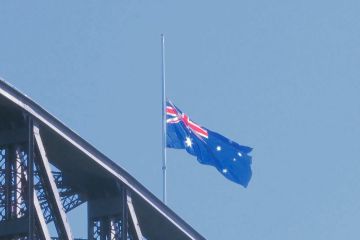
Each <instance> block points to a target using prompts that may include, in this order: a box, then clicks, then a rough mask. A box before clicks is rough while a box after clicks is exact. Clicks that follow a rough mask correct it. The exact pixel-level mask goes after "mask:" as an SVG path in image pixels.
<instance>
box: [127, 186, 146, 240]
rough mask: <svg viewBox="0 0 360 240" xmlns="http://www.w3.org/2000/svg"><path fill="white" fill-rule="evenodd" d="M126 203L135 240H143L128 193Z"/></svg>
mask: <svg viewBox="0 0 360 240" xmlns="http://www.w3.org/2000/svg"><path fill="white" fill-rule="evenodd" d="M126 201H127V206H128V209H129V213H130V217H131V220H132V223H133V225H134V228H135V233H136V239H137V240H143V235H142V233H141V229H140V225H139V221H138V219H137V217H136V212H135V208H134V205H133V203H132V198H131V194H130V193H129V191H126Z"/></svg>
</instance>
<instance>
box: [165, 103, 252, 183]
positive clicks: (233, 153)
mask: <svg viewBox="0 0 360 240" xmlns="http://www.w3.org/2000/svg"><path fill="white" fill-rule="evenodd" d="M166 126H167V139H166V145H167V147H168V148H176V149H185V150H186V151H187V152H188V153H190V154H191V155H194V156H196V157H197V160H198V161H199V162H200V163H201V164H206V165H211V166H214V167H216V169H217V170H218V171H219V172H220V173H221V174H222V175H223V176H225V177H226V178H227V179H229V180H231V181H233V182H235V183H238V184H240V185H242V186H244V187H247V185H248V183H249V181H250V179H251V174H252V172H251V156H249V155H248V154H249V153H250V152H251V150H252V148H250V147H246V146H241V145H239V144H237V143H236V142H233V141H231V140H230V139H228V138H226V137H224V136H222V135H220V134H218V133H216V132H212V131H210V130H209V129H206V128H204V127H202V126H200V125H198V124H196V123H195V122H193V121H191V120H190V118H189V116H188V115H186V114H185V113H183V112H181V111H180V110H179V109H178V108H177V107H176V106H175V105H174V104H172V103H171V102H170V101H167V102H166Z"/></svg>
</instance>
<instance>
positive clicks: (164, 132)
mask: <svg viewBox="0 0 360 240" xmlns="http://www.w3.org/2000/svg"><path fill="white" fill-rule="evenodd" d="M161 55H162V61H161V63H162V68H161V70H162V160H163V165H162V171H163V202H164V203H165V204H166V94H165V36H164V34H161Z"/></svg>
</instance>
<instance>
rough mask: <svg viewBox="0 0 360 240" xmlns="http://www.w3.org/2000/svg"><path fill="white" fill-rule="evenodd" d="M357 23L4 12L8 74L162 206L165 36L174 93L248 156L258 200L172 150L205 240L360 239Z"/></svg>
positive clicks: (177, 182)
mask: <svg viewBox="0 0 360 240" xmlns="http://www.w3.org/2000/svg"><path fill="white" fill-rule="evenodd" d="M359 12H360V2H359V1H329V0H327V1H325V0H324V1H313V0H304V1H268V0H259V1H239V0H236V1H235V0H234V1H156V0H154V1H140V0H131V1H130V0H124V1H89V0H87V1H51V3H50V2H49V1H16V0H11V1H10V0H9V1H1V5H0V75H1V76H2V77H3V78H5V79H6V80H7V81H8V82H10V83H11V84H12V85H14V86H16V87H17V88H18V89H20V90H21V91H23V92H24V93H26V94H27V95H29V96H31V97H32V98H33V99H34V100H35V101H37V102H38V103H40V104H41V105H42V106H43V107H45V108H46V109H48V110H49V111H50V112H51V113H53V114H54V115H55V116H57V117H58V118H60V119H61V120H62V121H63V122H65V123H66V124H67V125H68V126H69V127H71V128H72V129H73V130H75V131H76V132H77V133H79V134H80V135H81V136H83V137H84V138H85V139H87V140H88V141H89V142H91V143H92V144H93V145H95V146H96V147H97V148H99V149H100V150H101V151H102V152H104V153H105V154H106V155H108V156H109V157H110V158H112V159H113V160H114V161H115V162H117V163H118V164H119V165H121V166H122V167H124V168H125V169H127V170H128V171H129V172H130V173H131V174H132V175H134V176H135V177H136V178H137V179H138V180H139V181H140V182H141V183H143V184H144V185H145V186H146V187H147V188H149V189H150V190H151V191H152V192H153V193H154V194H155V195H157V196H158V197H159V198H160V197H161V71H160V63H161V59H160V34H161V33H165V35H166V38H167V43H166V45H167V80H168V86H167V92H168V97H169V98H171V99H172V100H173V101H174V103H175V104H177V105H178V106H179V107H180V108H181V109H182V110H183V111H185V112H186V113H188V114H189V115H190V116H191V117H192V118H193V119H194V120H195V121H197V122H198V123H200V124H202V125H204V126H206V127H207V128H209V129H212V130H214V131H217V132H219V133H222V134H224V135H225V136H227V137H229V138H231V139H233V140H235V141H237V142H238V143H240V144H244V145H249V146H252V147H254V152H253V154H252V155H253V159H254V160H253V172H254V174H253V179H252V181H251V182H250V185H249V187H248V189H244V188H242V187H240V186H239V185H236V184H234V183H232V182H230V181H227V180H226V179H225V178H224V177H222V176H221V175H220V174H219V173H218V172H217V171H216V170H215V169H214V168H212V167H207V166H203V165H200V164H198V163H197V161H196V160H195V158H193V157H192V156H190V155H188V154H187V153H186V152H185V151H179V150H178V151H176V150H169V151H168V158H169V172H168V174H169V178H168V184H169V196H168V201H169V206H170V207H171V208H172V209H173V210H174V211H175V212H176V213H178V214H179V215H180V216H181V217H182V218H184V219H185V220H186V221H187V222H188V223H190V224H191V225H192V226H193V227H194V228H195V229H197V230H198V231H199V232H201V233H202V234H203V235H204V236H205V237H207V238H208V239H215V240H218V239H250V240H264V239H273V240H277V239H293V240H296V239H299V240H300V239H301V240H302V239H327V240H331V239H358V238H359V236H360V229H359V220H360V201H359V199H360V184H359V180H360V177H359V176H360V145H359V144H360V125H359V123H360V94H359V93H360V67H359V66H360V65H359V62H360V17H359ZM78 215H79V214H72V215H70V217H71V220H72V221H73V222H74V224H78V223H76V222H79V221H80V219H81V220H83V218H81V217H79V216H78ZM76 226H77V227H76V228H75V229H73V232H75V234H76V235H77V236H85V234H86V231H85V230H84V228H83V225H81V224H78V225H76Z"/></svg>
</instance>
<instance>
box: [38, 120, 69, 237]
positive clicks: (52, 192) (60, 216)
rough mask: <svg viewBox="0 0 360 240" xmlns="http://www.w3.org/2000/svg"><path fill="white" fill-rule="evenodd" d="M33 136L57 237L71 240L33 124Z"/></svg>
mask: <svg viewBox="0 0 360 240" xmlns="http://www.w3.org/2000/svg"><path fill="white" fill-rule="evenodd" d="M34 136H35V142H36V146H37V147H38V150H39V153H40V157H39V162H40V167H41V168H42V169H43V174H42V177H43V179H44V183H45V185H46V187H47V191H48V193H49V197H50V198H51V199H48V201H49V202H51V205H52V209H53V211H54V214H56V215H57V224H58V225H59V230H60V233H59V237H60V238H61V239H64V240H72V239H73V237H72V233H71V230H70V225H69V223H68V221H67V218H66V214H65V212H64V209H63V207H62V204H61V200H60V195H59V192H58V189H57V187H56V184H55V181H54V177H53V175H52V173H51V168H50V165H49V161H48V158H47V156H46V151H45V148H44V144H43V142H42V139H41V136H40V131H39V127H38V126H37V125H34ZM39 170H40V169H39Z"/></svg>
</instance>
